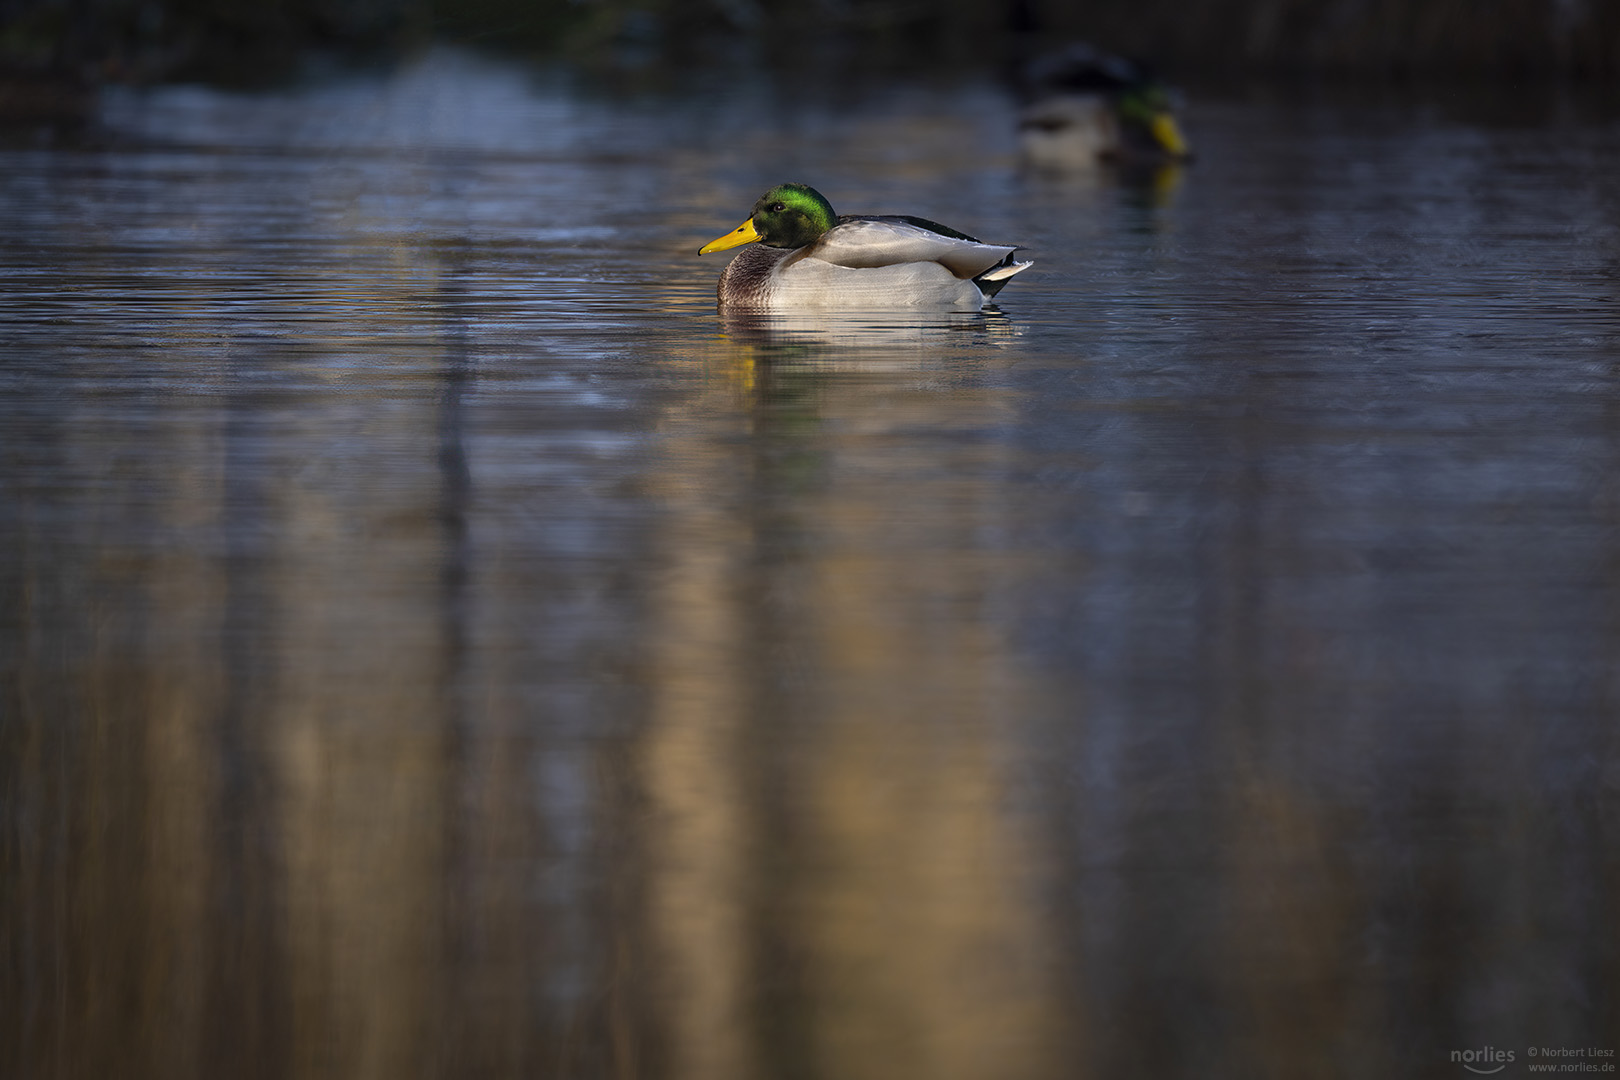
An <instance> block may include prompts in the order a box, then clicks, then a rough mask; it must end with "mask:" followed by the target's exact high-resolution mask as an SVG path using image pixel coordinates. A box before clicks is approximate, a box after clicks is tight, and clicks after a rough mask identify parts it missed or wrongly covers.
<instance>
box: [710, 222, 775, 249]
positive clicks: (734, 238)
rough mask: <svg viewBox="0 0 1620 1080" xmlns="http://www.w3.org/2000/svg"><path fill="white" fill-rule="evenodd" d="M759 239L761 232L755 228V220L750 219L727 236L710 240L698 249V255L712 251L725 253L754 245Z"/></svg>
mask: <svg viewBox="0 0 1620 1080" xmlns="http://www.w3.org/2000/svg"><path fill="white" fill-rule="evenodd" d="M759 238H760V237H759V230H758V229H756V228H754V219H753V218H749V219H748V220H747V221H745V222H743V223H742V224H741V225H739V226H737V227H736V228H735V229H732V230H731V231H730V232H728V233H726V235H724V236H722V237H719V238H718V239H715V240H710V241H709V242H708V243H707V244H704V245H703V246H702V247H700V248H698V254H699V255H707V254H708V253H709V252H711V251H724V250H726V248H734V247H742V246H743V245H744V244H752V243H753V242H754V241H755V240H758V239H759Z"/></svg>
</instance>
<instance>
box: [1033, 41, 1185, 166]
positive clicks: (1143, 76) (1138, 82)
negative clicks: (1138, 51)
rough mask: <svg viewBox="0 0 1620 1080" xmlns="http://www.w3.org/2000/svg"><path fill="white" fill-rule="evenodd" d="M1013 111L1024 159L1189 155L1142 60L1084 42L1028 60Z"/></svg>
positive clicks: (1074, 161)
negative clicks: (1019, 105) (1016, 112)
mask: <svg viewBox="0 0 1620 1080" xmlns="http://www.w3.org/2000/svg"><path fill="white" fill-rule="evenodd" d="M1021 90H1022V94H1023V97H1024V99H1025V102H1026V103H1025V105H1024V108H1023V110H1022V112H1020V114H1019V117H1018V141H1019V148H1020V150H1021V151H1022V154H1023V158H1024V162H1025V163H1026V164H1028V165H1030V166H1032V167H1034V168H1036V169H1058V170H1068V169H1084V168H1092V167H1095V166H1096V165H1097V163H1098V162H1104V161H1117V162H1121V163H1125V164H1154V165H1157V164H1168V163H1171V162H1177V161H1185V160H1187V159H1188V158H1190V157H1191V153H1190V151H1189V150H1188V148H1187V140H1186V139H1184V138H1183V137H1182V134H1181V128H1180V126H1179V125H1178V124H1177V123H1176V117H1175V111H1174V103H1173V101H1172V99H1171V95H1170V92H1169V91H1168V90H1167V89H1165V87H1164V86H1163V85H1162V84H1161V83H1160V82H1159V81H1158V79H1157V78H1155V77H1154V75H1153V73H1152V72H1151V71H1149V70H1148V69H1147V68H1146V67H1145V66H1144V65H1142V64H1139V63H1136V62H1134V61H1131V60H1126V59H1124V58H1123V57H1118V56H1111V55H1109V54H1107V53H1104V52H1101V51H1099V50H1097V49H1094V48H1092V47H1091V46H1090V45H1071V46H1069V47H1068V48H1066V49H1063V50H1062V51H1060V52H1056V53H1052V54H1050V55H1048V56H1044V57H1042V58H1040V59H1038V60H1036V61H1035V62H1033V63H1031V64H1030V65H1029V67H1028V68H1027V69H1026V70H1025V72H1024V75H1023V79H1022V87H1021Z"/></svg>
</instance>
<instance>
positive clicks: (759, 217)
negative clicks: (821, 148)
mask: <svg viewBox="0 0 1620 1080" xmlns="http://www.w3.org/2000/svg"><path fill="white" fill-rule="evenodd" d="M756 241H757V242H758V243H759V246H758V247H753V248H749V249H748V250H747V251H743V252H741V253H739V254H738V255H737V257H736V258H734V259H732V260H731V263H730V264H729V265H728V266H727V267H726V269H725V272H724V273H722V274H721V275H720V285H719V288H718V289H717V295H718V297H719V300H720V303H721V304H723V305H734V306H737V307H746V308H754V309H777V310H789V311H792V310H803V309H814V310H828V309H834V308H843V309H847V310H857V309H862V308H896V307H916V308H935V309H944V310H952V311H964V310H966V311H978V310H980V309H981V308H983V307H984V302H985V301H986V300H988V299H989V298H990V297H992V296H994V295H996V293H998V292H1000V291H1001V288H1002V286H1004V285H1006V284H1007V281H1008V279H1010V278H1011V277H1012V276H1013V275H1014V274H1017V273H1019V272H1020V271H1023V270H1026V269H1028V268H1029V267H1030V266H1031V265H1033V264H1032V263H1029V262H1019V261H1017V260H1015V259H1014V258H1013V253H1014V252H1015V251H1017V250H1018V249H1017V248H1016V247H1012V246H1008V245H1002V244H984V243H980V242H979V241H978V240H976V239H974V238H973V237H971V236H969V235H967V234H966V233H963V232H957V231H956V230H955V229H952V228H948V227H946V226H944V225H941V224H939V223H938V222H934V221H929V220H927V219H926V218H920V217H911V216H910V215H904V214H902V215H895V216H873V215H867V214H844V215H842V216H840V215H839V214H836V213H834V212H833V208H832V204H831V203H829V202H828V201H827V198H826V196H824V195H822V194H821V192H819V191H817V190H816V189H815V188H813V187H809V186H807V185H805V184H780V185H778V186H776V187H773V188H771V190H769V191H767V192H766V193H765V194H764V195H762V196H760V199H759V201H758V202H756V203H755V204H754V209H753V211H752V212H751V213H750V214H749V215H748V220H747V221H745V222H743V223H742V224H741V225H739V226H737V228H735V229H733V230H732V231H731V232H728V233H726V234H725V235H724V236H722V237H719V238H718V239H715V240H711V241H710V242H709V243H707V244H705V245H703V247H702V248H700V249H699V250H698V254H699V255H707V254H708V253H709V252H711V251H724V250H726V249H727V248H734V247H741V246H742V245H743V244H752V243H755V242H756Z"/></svg>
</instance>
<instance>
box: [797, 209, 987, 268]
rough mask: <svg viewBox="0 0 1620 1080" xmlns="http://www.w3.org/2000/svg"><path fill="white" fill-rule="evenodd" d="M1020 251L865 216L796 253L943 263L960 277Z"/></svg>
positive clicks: (870, 261)
mask: <svg viewBox="0 0 1620 1080" xmlns="http://www.w3.org/2000/svg"><path fill="white" fill-rule="evenodd" d="M1016 250H1017V248H1015V247H1009V246H1006V245H1002V244H981V243H979V242H978V241H977V240H969V239H966V238H964V237H958V236H946V235H943V234H941V233H937V232H934V231H933V230H931V229H926V228H923V227H921V226H919V225H913V224H911V223H910V222H908V221H904V220H901V219H897V218H859V219H856V220H853V221H845V222H844V223H843V224H841V225H838V226H837V227H835V228H833V229H829V230H828V231H827V232H826V233H825V234H823V235H822V237H821V239H819V240H817V241H816V242H815V243H813V244H810V245H808V246H807V247H805V248H802V249H801V250H800V251H799V252H796V253H795V254H796V255H797V256H798V257H800V258H806V259H820V260H822V261H823V262H829V263H832V264H833V265H835V266H847V267H850V268H851V269H857V270H858V269H868V268H871V267H877V266H895V265H898V264H900V263H914V262H937V263H939V264H940V265H941V266H944V267H945V268H946V269H947V270H949V271H950V272H951V273H953V274H955V275H956V276H957V277H959V278H973V277H977V276H978V275H980V274H982V273H984V272H985V271H986V270H989V269H990V268H991V267H994V266H996V265H998V264H1000V263H1002V262H1004V261H1005V260H1006V259H1007V256H1009V255H1011V254H1012V253H1013V252H1014V251H1016Z"/></svg>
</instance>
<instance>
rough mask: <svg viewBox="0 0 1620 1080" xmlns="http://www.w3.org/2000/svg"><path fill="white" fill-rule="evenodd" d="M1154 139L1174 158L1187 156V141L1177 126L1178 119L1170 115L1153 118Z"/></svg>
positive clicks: (1165, 114)
mask: <svg viewBox="0 0 1620 1080" xmlns="http://www.w3.org/2000/svg"><path fill="white" fill-rule="evenodd" d="M1152 131H1153V138H1154V139H1155V140H1157V141H1158V144H1159V145H1160V146H1161V147H1163V148H1164V152H1165V153H1167V154H1169V155H1171V156H1172V157H1186V156H1187V140H1186V139H1183V138H1182V137H1181V128H1180V126H1178V125H1177V124H1176V118H1175V117H1173V116H1171V115H1170V114H1169V113H1160V114H1159V115H1157V116H1155V117H1154V118H1153V125H1152Z"/></svg>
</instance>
